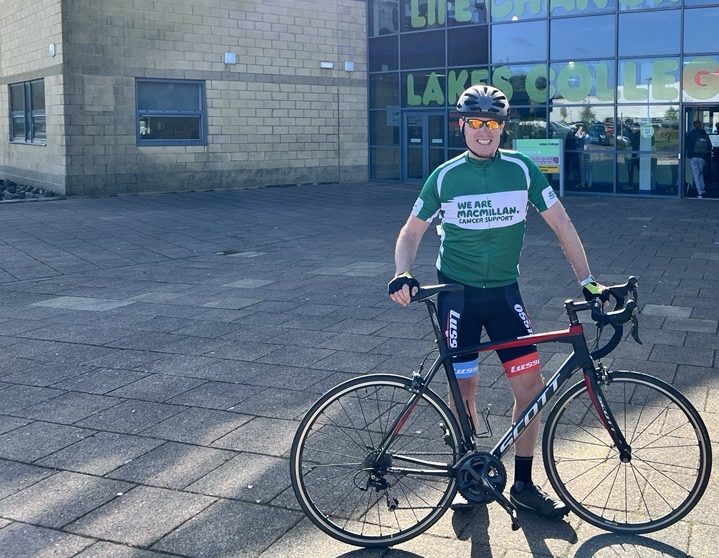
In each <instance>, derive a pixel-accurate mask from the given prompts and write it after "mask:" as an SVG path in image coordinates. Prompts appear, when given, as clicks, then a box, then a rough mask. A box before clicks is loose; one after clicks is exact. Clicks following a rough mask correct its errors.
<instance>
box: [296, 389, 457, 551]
mask: <svg viewBox="0 0 719 558" xmlns="http://www.w3.org/2000/svg"><path fill="white" fill-rule="evenodd" d="M411 386H412V382H411V381H410V380H409V379H407V378H403V377H400V376H391V375H370V376H364V377H361V378H356V379H353V380H350V381H348V382H345V383H343V384H340V385H339V386H337V387H335V388H334V389H332V390H331V391H329V392H328V393H326V394H325V395H323V396H322V397H321V398H320V399H319V400H318V401H317V403H315V404H314V406H313V407H312V408H311V409H310V410H309V411H308V413H307V414H306V415H305V417H304V419H303V420H302V422H301V423H300V426H299V428H298V430H297V434H296V435H295V438H294V441H293V444H292V452H291V456H290V461H291V468H292V470H291V477H292V487H293V489H294V491H295V495H296V496H297V500H298V501H299V503H300V505H301V506H302V509H303V510H304V511H305V513H306V514H307V515H308V516H309V518H310V519H311V520H312V521H313V522H314V523H315V524H316V525H317V526H318V527H319V528H320V529H322V530H323V531H324V532H326V533H327V534H329V535H330V536H332V537H334V538H336V539H338V540H340V541H343V542H345V543H348V544H352V545H356V546H365V547H372V546H389V545H394V544H399V543H401V542H403V541H406V540H408V539H410V538H412V537H415V536H417V535H419V534H420V533H422V532H423V531H425V530H426V529H428V528H429V527H430V526H432V524H434V523H435V522H436V521H437V520H438V519H439V518H440V517H441V516H442V514H443V513H444V512H445V511H446V510H447V508H448V507H449V505H450V503H451V502H452V498H453V497H454V494H455V492H456V490H457V488H456V484H455V479H454V477H453V473H452V467H453V466H454V464H455V463H456V462H457V461H458V459H459V448H460V446H461V442H460V440H461V437H460V434H459V427H458V426H457V424H456V421H455V419H454V416H453V415H452V412H451V411H450V410H449V407H448V406H447V405H446V403H445V402H444V401H443V400H442V399H441V398H440V397H439V396H438V395H437V394H436V393H434V392H433V391H431V390H426V391H425V392H424V393H422V395H421V396H420V397H416V394H415V393H414V392H412V391H411V389H410V388H411ZM413 397H414V398H415V399H414V402H413V404H412V405H411V406H410V407H409V408H407V406H406V404H407V402H408V401H410V399H411V398H413ZM400 416H401V420H400V421H399V426H398V427H396V428H395V430H397V429H398V430H399V433H398V434H397V435H396V436H395V437H394V439H393V440H392V442H391V443H390V444H389V447H386V448H382V447H381V442H382V440H384V439H385V438H386V436H387V434H388V432H389V431H390V429H391V428H392V426H393V425H394V423H395V422H396V419H398V418H399V417H400Z"/></svg>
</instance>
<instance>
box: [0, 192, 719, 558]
mask: <svg viewBox="0 0 719 558" xmlns="http://www.w3.org/2000/svg"><path fill="white" fill-rule="evenodd" d="M415 192H416V189H415V188H414V187H411V186H398V185H352V186H346V185H345V186H338V185H330V186H312V187H310V186H307V187H305V186H302V187H290V188H268V189H262V190H248V191H231V192H203V193H187V194H162V195H143V196H123V197H115V198H105V199H71V200H62V201H51V202H37V203H23V204H13V205H7V204H4V205H0V328H1V329H0V355H1V356H0V413H2V414H0V556H2V557H3V558H10V557H45V556H52V557H71V556H77V557H79V558H91V557H92V558H94V557H113V558H114V557H116V558H127V557H133V558H152V557H158V558H159V557H160V556H192V557H208V558H209V557H211V558H215V557H225V556H262V557H263V558H269V557H291V556H302V557H305V556H322V557H324V556H327V557H332V556H347V557H358V558H359V557H364V556H388V557H414V556H427V557H434V556H471V557H475V558H477V557H480V556H481V557H485V556H491V557H495V558H502V557H515V556H526V557H528V556H567V557H569V556H576V557H582V558H589V557H595V556H602V557H604V556H612V557H613V556H639V557H645V556H670V557H680V556H687V555H691V556H694V557H697V558H698V557H710V556H716V544H717V541H719V518H718V516H717V513H716V510H717V509H719V485H718V483H717V474H716V473H715V474H714V475H713V480H712V483H711V485H710V487H709V490H708V492H707V494H706V495H705V497H704V499H703V501H702V502H701V504H700V505H699V506H698V507H697V508H696V509H695V510H694V511H693V512H692V513H691V514H690V515H689V517H688V518H687V519H686V520H685V521H682V522H681V523H680V524H678V525H676V526H674V527H671V528H670V529H667V530H666V531H664V532H660V533H655V534H651V535H648V536H643V537H625V536H617V535H612V534H607V533H604V532H602V531H600V530H597V529H595V528H593V527H591V526H589V525H587V524H585V523H583V522H581V521H580V520H579V519H577V518H576V517H574V516H570V518H569V521H567V522H565V523H559V524H553V523H547V522H544V521H541V520H538V519H534V518H531V517H523V518H522V519H523V522H522V527H523V528H522V530H520V531H517V532H512V531H511V530H510V526H509V522H508V520H507V516H506V514H505V513H504V512H503V511H502V510H501V509H499V507H498V506H497V505H492V506H490V507H489V509H488V510H487V509H482V510H480V511H478V512H476V514H475V515H474V516H472V517H471V518H470V519H467V518H461V517H453V514H451V513H449V514H447V515H446V516H445V517H444V518H443V519H442V520H441V521H440V523H438V524H437V525H436V526H435V527H433V528H432V529H431V530H430V531H429V532H428V533H427V534H425V535H423V536H421V537H419V538H417V539H415V540H414V541H411V542H409V543H407V544H405V545H402V546H400V547H398V548H396V549H393V550H388V551H383V552H368V551H364V550H357V549H353V548H351V547H348V546H344V545H341V544H339V543H336V542H335V541H333V540H332V539H330V538H329V537H327V536H325V535H323V534H322V533H321V532H320V531H319V530H317V529H316V528H314V527H313V526H312V525H310V524H309V523H308V521H307V520H306V519H304V518H303V515H302V513H300V511H299V508H298V505H297V504H296V502H295V500H294V497H293V495H292V493H291V489H289V486H290V481H289V475H288V452H289V447H290V442H291V438H292V436H293V433H294V431H295V428H296V426H297V424H298V420H299V417H300V416H301V415H302V414H303V413H304V411H305V410H306V409H307V408H308V407H309V405H310V404H311V402H312V401H313V400H314V399H316V398H317V397H318V396H319V394H321V393H322V392H323V391H325V390H326V389H328V388H329V387H330V386H332V385H334V384H336V383H337V382H339V381H340V380H343V379H345V378H348V377H351V376H352V375H355V374H363V373H366V372H370V371H391V372H399V373H402V374H405V373H408V372H409V371H411V370H412V369H413V368H415V367H416V366H417V364H418V360H417V356H418V355H419V354H424V352H426V351H427V350H429V349H430V348H431V342H430V341H429V336H427V335H426V333H427V323H426V321H425V316H424V310H423V309H422V308H412V309H401V308H399V307H395V306H393V305H391V304H390V302H389V301H388V300H387V299H386V297H385V294H384V292H385V285H386V282H387V280H388V278H389V277H390V275H391V272H392V248H393V241H394V238H395V236H396V233H397V231H398V229H399V227H400V226H401V224H402V222H403V221H404V219H405V217H406V214H407V213H408V211H409V208H410V206H411V205H412V202H413V200H414V197H415ZM565 203H566V205H567V207H568V210H569V212H570V214H571V215H572V216H573V218H574V221H575V223H576V225H577V228H578V229H579V231H580V233H581V235H582V237H583V238H584V240H585V244H586V247H587V250H588V253H589V255H590V259H591V261H592V263H593V268H594V270H595V272H596V273H598V275H599V276H600V277H601V279H602V280H603V281H605V282H607V283H611V282H614V281H619V280H622V279H624V278H625V277H626V276H627V275H629V274H635V275H637V276H639V278H640V280H641V293H642V299H641V301H642V302H643V303H645V304H646V305H647V306H646V307H645V312H644V314H643V315H642V330H641V333H642V337H643V338H644V341H645V344H644V345H643V346H639V345H636V344H634V343H632V342H629V341H628V342H625V343H624V344H623V345H622V346H621V347H620V348H619V349H618V350H617V351H616V352H615V353H614V355H613V356H615V357H616V362H617V363H618V364H619V363H621V367H622V368H630V369H632V368H633V369H638V370H643V371H647V372H651V373H654V374H657V375H659V376H661V377H662V378H665V379H667V380H669V381H672V382H673V383H675V384H676V385H677V386H679V387H680V388H681V389H682V390H684V391H685V392H686V393H687V394H688V395H689V396H690V397H691V399H692V401H693V402H694V403H695V405H696V406H697V407H698V408H699V409H700V410H701V411H702V414H703V416H704V418H705V420H706V422H707V424H708V426H709V428H710V431H711V433H712V434H713V435H714V437H716V436H717V433H719V403H717V400H718V399H719V375H718V374H717V365H719V336H718V335H717V319H718V318H719V204H717V203H715V202H712V201H708V200H707V201H704V202H701V201H699V200H684V201H677V200H671V201H657V200H641V199H608V198H588V197H574V198H568V199H567V200H566V202H565ZM436 242H437V241H436V238H432V237H429V238H428V239H427V242H426V243H425V246H423V248H422V250H421V254H420V258H419V265H418V266H417V268H416V271H417V275H418V276H419V277H420V279H424V280H425V281H432V280H433V273H432V266H433V261H434V257H435V255H434V252H435V250H436ZM522 267H523V270H524V275H523V277H522V284H523V288H524V292H525V299H527V301H528V306H529V309H530V312H531V315H532V316H533V319H534V326H535V330H542V329H548V328H556V327H563V326H564V324H563V321H562V308H561V301H562V300H564V299H565V298H568V297H570V296H574V295H576V294H577V289H576V287H575V285H574V282H573V279H572V274H571V271H570V269H569V267H568V265H567V264H566V262H565V261H564V259H563V256H562V255H561V253H560V251H559V248H558V246H557V244H556V241H555V240H554V239H553V237H552V235H551V233H550V231H549V230H548V229H547V227H546V226H545V225H544V224H543V223H542V222H541V220H540V219H539V218H538V217H536V215H534V216H532V217H531V219H530V225H529V231H528V235H527V242H526V247H525V251H524V255H523V261H522ZM420 337H424V339H420ZM560 350H563V349H561V348H557V347H550V349H548V350H545V351H543V360H544V362H545V363H549V366H551V365H553V364H555V363H556V362H557V361H558V359H559V358H560V357H559V356H556V358H555V352H553V351H560ZM494 358H495V357H490V358H489V359H488V360H487V361H486V362H485V366H484V367H483V371H482V384H483V387H484V389H483V390H482V396H481V397H482V399H483V400H482V401H480V405H484V404H485V403H486V402H491V403H492V404H493V409H494V412H495V414H498V415H501V414H504V415H505V416H500V417H498V422H499V426H503V424H506V412H507V411H508V409H509V393H508V391H507V387H506V383H505V380H504V378H503V376H502V373H501V369H500V368H499V366H498V365H497V361H496V360H493V359H494ZM499 426H497V428H496V429H497V430H498V429H499ZM717 449H718V448H717V447H715V453H717Z"/></svg>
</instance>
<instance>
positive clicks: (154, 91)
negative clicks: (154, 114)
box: [137, 80, 202, 112]
mask: <svg viewBox="0 0 719 558" xmlns="http://www.w3.org/2000/svg"><path fill="white" fill-rule="evenodd" d="M137 108H138V109H139V110H141V111H142V110H165V111H181V112H197V111H200V110H202V85H201V84H200V83H199V82H196V81H188V82H180V81H152V80H149V81H145V80H138V81H137Z"/></svg>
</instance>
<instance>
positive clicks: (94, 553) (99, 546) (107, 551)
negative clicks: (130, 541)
mask: <svg viewBox="0 0 719 558" xmlns="http://www.w3.org/2000/svg"><path fill="white" fill-rule="evenodd" d="M170 556H173V555H171V554H165V553H164V552H153V551H151V550H142V549H140V548H133V547H131V546H126V545H121V544H114V543H109V542H105V541H98V542H96V543H95V544H93V545H92V546H89V547H87V548H86V549H85V550H83V551H82V552H81V553H80V554H77V555H76V556H74V558H169V557H170Z"/></svg>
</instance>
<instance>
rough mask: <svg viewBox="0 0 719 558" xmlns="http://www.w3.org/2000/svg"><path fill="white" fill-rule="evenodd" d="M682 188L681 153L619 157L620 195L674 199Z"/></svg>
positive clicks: (619, 155) (621, 154)
mask: <svg viewBox="0 0 719 558" xmlns="http://www.w3.org/2000/svg"><path fill="white" fill-rule="evenodd" d="M678 187H679V158H678V157H677V153H676V152H674V153H662V152H657V153H641V152H635V151H627V152H623V153H622V152H620V153H618V154H617V193H619V194H650V195H654V196H657V195H659V196H673V195H676V194H677V191H678Z"/></svg>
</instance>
